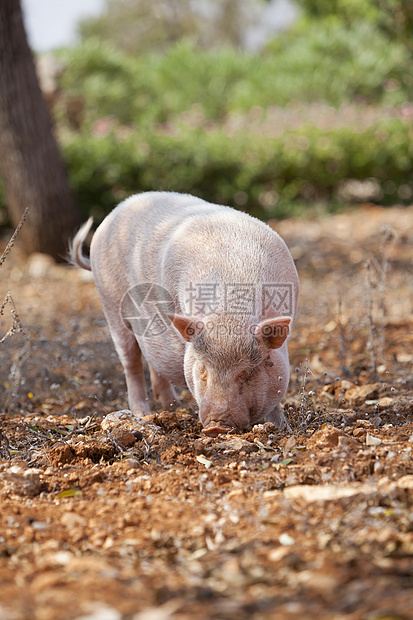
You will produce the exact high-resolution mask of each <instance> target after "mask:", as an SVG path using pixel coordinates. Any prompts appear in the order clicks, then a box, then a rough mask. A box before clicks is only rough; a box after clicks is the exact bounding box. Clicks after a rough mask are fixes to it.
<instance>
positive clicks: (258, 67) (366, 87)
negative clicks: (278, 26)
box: [62, 21, 413, 125]
mask: <svg viewBox="0 0 413 620" xmlns="http://www.w3.org/2000/svg"><path fill="white" fill-rule="evenodd" d="M62 59H63V60H64V61H65V62H66V64H67V67H68V68H67V71H66V73H65V74H64V77H63V82H62V87H63V89H64V90H65V92H66V93H67V94H68V95H69V96H70V95H76V96H81V97H83V98H84V100H85V102H86V109H87V115H86V119H87V120H89V121H93V120H94V119H97V118H100V117H103V116H108V115H115V116H116V117H117V118H118V119H119V120H120V122H122V123H133V124H134V125H147V124H148V123H159V122H165V121H167V120H169V119H170V118H171V117H172V116H173V115H177V114H181V113H183V112H185V111H187V110H188V109H190V108H191V106H193V105H194V104H198V105H199V106H200V108H201V110H202V114H203V116H205V117H206V118H209V119H214V120H221V119H223V118H224V117H225V116H226V115H228V114H232V113H234V112H238V111H247V110H249V109H251V108H252V107H254V106H261V107H263V108H267V107H268V106H271V105H277V106H285V105H286V104H287V103H288V102H289V101H291V100H293V99H297V100H301V101H306V102H314V101H319V100H324V101H326V102H328V103H329V104H331V105H334V106H339V105H340V104H341V103H342V102H343V101H346V100H351V99H352V98H354V97H355V96H356V95H359V96H362V97H363V98H364V99H365V100H366V101H376V102H383V103H385V104H399V103H402V102H403V101H405V100H408V99H409V98H410V97H411V96H413V77H412V71H411V64H410V59H409V54H408V52H407V50H406V48H405V47H403V46H402V45H401V44H399V43H392V44H390V43H389V42H388V41H387V40H386V38H385V36H384V35H382V34H380V33H379V32H377V31H376V30H374V29H373V28H372V27H371V26H369V25H368V24H366V23H360V24H356V25H355V26H354V28H352V29H351V31H349V30H348V29H347V28H346V27H344V26H343V25H340V24H337V23H336V22H335V21H332V22H331V23H325V24H324V26H320V25H319V24H317V22H311V23H309V24H308V23H304V22H302V23H301V24H299V25H298V26H297V27H296V28H295V29H293V30H292V31H290V32H288V33H285V34H284V35H282V36H280V37H278V38H277V39H276V40H275V41H274V43H273V44H271V45H270V46H269V47H268V49H267V51H266V53H265V54H264V55H255V54H247V53H242V54H241V53H239V52H236V51H235V50H234V49H230V48H224V49H220V50H217V49H213V50H204V51H200V50H198V49H196V48H194V46H193V45H192V43H190V42H189V41H182V42H180V43H178V44H177V45H175V46H173V47H171V48H170V49H169V50H168V52H167V53H166V54H146V55H145V56H141V57H138V58H133V57H132V56H129V55H126V54H124V53H122V52H120V51H119V50H115V49H114V48H111V47H109V46H108V45H106V44H103V43H101V42H99V41H98V40H97V39H90V40H88V41H87V42H86V43H85V44H83V45H82V46H80V47H77V48H74V49H70V50H66V51H65V52H64V53H63V54H62ZM389 81H390V82H389ZM389 83H390V84H392V88H391V89H389V88H388V84H389Z"/></svg>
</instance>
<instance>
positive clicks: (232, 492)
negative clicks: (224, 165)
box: [0, 205, 413, 620]
mask: <svg viewBox="0 0 413 620" xmlns="http://www.w3.org/2000/svg"><path fill="white" fill-rule="evenodd" d="M273 225H274V226H275V228H276V229H277V230H278V231H279V232H280V234H281V235H282V236H283V237H284V239H285V240H286V241H287V243H288V245H289V247H290V249H291V251H292V254H293V256H294V258H295V260H296V262H297V268H298V271H299V275H300V280H301V287H302V294H301V298H300V315H299V318H298V321H297V323H296V326H295V328H294V332H293V334H292V337H291V340H290V346H289V349H290V360H291V368H292V372H291V375H292V378H291V384H290V389H289V391H288V393H287V397H286V399H285V401H284V410H285V412H286V414H287V416H288V419H289V423H290V426H291V429H292V430H290V431H283V432H280V431H278V430H277V429H276V428H275V427H274V426H273V425H271V424H269V423H267V424H263V425H258V426H255V427H254V428H253V429H252V430H251V431H249V432H247V433H244V434H242V435H241V434H240V435H224V436H219V437H218V438H215V439H213V438H208V437H205V436H203V434H202V428H201V425H200V423H199V422H198V420H197V413H196V407H195V404H194V402H193V400H192V399H191V397H190V395H189V394H188V393H187V392H182V394H181V400H182V403H183V406H182V407H181V408H179V409H178V410H177V411H174V412H165V411H162V410H160V409H159V407H157V406H156V404H155V403H152V405H153V414H152V415H151V416H150V417H148V418H147V419H146V420H145V423H138V422H136V421H135V420H133V419H132V418H131V417H130V415H129V414H128V412H125V411H123V410H124V409H125V407H126V405H127V403H126V400H125V387H124V381H123V375H122V369H121V366H120V364H119V362H118V359H117V357H116V354H115V352H114V349H113V345H112V343H111V340H110V336H109V332H108V329H107V327H106V324H105V321H104V318H103V315H102V311H101V307H100V303H99V300H98V297H97V293H96V290H95V288H94V284H93V281H91V279H90V277H89V274H86V273H82V272H80V271H76V270H75V269H72V268H70V267H65V266H61V265H55V264H54V263H53V262H52V261H51V260H49V259H48V258H47V257H44V256H39V255H37V256H32V257H31V258H30V259H29V260H25V259H24V258H23V257H22V256H21V255H20V253H19V250H18V247H15V248H13V250H12V252H11V253H10V254H9V256H8V257H7V259H6V261H5V262H4V264H3V265H2V266H1V267H0V273H1V290H0V297H1V299H3V296H5V295H6V294H7V292H8V291H10V294H11V297H9V298H7V299H6V300H5V301H7V303H6V304H5V305H4V307H3V316H2V317H0V318H1V324H0V339H1V337H2V336H4V335H5V334H6V333H7V332H8V330H9V337H7V338H6V339H5V340H4V341H3V342H2V343H1V344H0V424H1V435H0V502H1V511H0V618H1V620H32V619H33V620H72V619H73V620H86V619H87V620H169V619H171V620H189V619H192V618H194V617H196V618H198V619H199V620H204V619H205V620H207V619H210V618H216V619H219V620H221V619H222V620H227V619H228V620H229V619H231V620H232V619H237V620H239V619H240V620H242V619H244V618H245V619H250V618H253V619H254V620H261V619H271V620H288V619H293V618H294V619H299V618H300V619H301V618H308V619H314V620H316V619H317V620H318V619H321V618H326V619H327V618H328V619H329V620H333V619H334V620H344V619H351V620H365V619H367V620H379V619H381V620H384V619H388V620H391V619H394V620H396V619H397V620H403V619H404V620H408V619H410V618H413V568H412V567H413V460H412V449H413V371H412V361H413V346H412V345H413V208H412V207H411V208H406V209H401V208H400V209H398V208H394V209H382V208H379V207H372V206H368V205H365V206H363V207H361V208H359V209H357V210H354V211H349V212H347V213H343V214H340V215H334V216H328V217H310V216H309V217H307V218H306V219H302V220H286V221H283V222H274V223H273ZM4 245H5V240H4V241H3V247H4ZM0 301H1V300H0ZM122 411H123V412H122Z"/></svg>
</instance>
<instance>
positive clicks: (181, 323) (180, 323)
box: [168, 314, 204, 342]
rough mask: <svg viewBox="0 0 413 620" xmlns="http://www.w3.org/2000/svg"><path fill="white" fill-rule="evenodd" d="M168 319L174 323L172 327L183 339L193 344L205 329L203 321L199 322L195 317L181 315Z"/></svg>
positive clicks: (172, 315)
mask: <svg viewBox="0 0 413 620" xmlns="http://www.w3.org/2000/svg"><path fill="white" fill-rule="evenodd" d="M168 317H169V318H170V319H171V321H172V325H173V326H174V327H175V329H177V330H178V332H179V333H180V334H181V336H182V338H183V339H184V340H186V341H187V342H192V341H193V340H194V338H195V337H196V336H198V335H199V334H200V333H201V331H202V330H203V329H204V324H203V323H202V321H199V320H197V319H196V318H194V317H193V316H182V315H180V314H175V315H174V314H169V315H168Z"/></svg>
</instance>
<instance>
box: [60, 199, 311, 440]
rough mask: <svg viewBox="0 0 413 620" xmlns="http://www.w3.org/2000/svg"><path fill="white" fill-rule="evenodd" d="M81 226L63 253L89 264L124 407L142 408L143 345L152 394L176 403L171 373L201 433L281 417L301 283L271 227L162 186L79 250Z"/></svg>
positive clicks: (113, 216) (120, 209)
mask: <svg viewBox="0 0 413 620" xmlns="http://www.w3.org/2000/svg"><path fill="white" fill-rule="evenodd" d="M91 225H92V219H91V218H90V219H89V221H88V222H87V223H86V224H84V225H83V226H82V228H81V229H80V230H79V232H78V233H77V235H76V236H75V238H74V240H73V244H72V247H71V260H72V262H73V263H75V264H76V265H78V266H79V267H83V268H84V269H89V270H91V271H92V273H93V276H94V280H95V283H96V286H97V289H98V292H99V295H100V299H101V301H102V306H103V310H104V312H105V315H106V319H107V321H108V324H109V328H110V331H111V335H112V338H113V341H114V343H115V347H116V350H117V352H118V355H119V358H120V360H121V362H122V364H123V367H124V370H125V376H126V384H127V389H128V399H129V406H130V409H131V410H132V411H133V413H135V414H137V415H145V414H148V413H150V409H149V406H148V398H147V395H146V389H145V380H144V371H143V365H142V355H143V356H144V357H145V359H146V360H147V362H148V365H149V371H150V376H151V382H152V388H153V393H154V397H155V398H156V399H157V400H159V401H160V403H161V404H162V406H163V407H164V408H170V407H174V406H176V405H177V404H178V402H177V397H176V395H175V391H174V389H173V387H172V384H175V385H179V386H183V387H185V386H187V387H188V388H189V389H190V391H191V392H192V394H193V396H194V397H195V399H196V401H197V403H198V406H199V416H200V419H201V422H202V424H203V426H204V433H205V434H207V435H210V436H215V435H218V434H219V433H226V432H231V431H232V432H236V431H241V430H242V429H248V428H250V427H251V425H253V424H256V423H258V422H264V421H269V422H274V423H275V424H276V425H277V426H278V427H279V428H281V427H282V426H284V424H285V418H284V414H283V412H282V410H281V407H280V401H281V399H282V398H283V396H284V394H285V392H286V390H287V387H288V382H289V362H288V350H287V336H288V334H289V331H290V329H291V327H292V323H293V321H294V318H295V315H296V310H297V299H298V292H299V283H298V276H297V271H296V268H295V265H294V262H293V259H292V257H291V254H290V252H289V250H288V248H287V246H286V244H285V243H284V241H283V240H282V239H281V238H280V237H279V235H278V234H277V233H276V232H274V231H273V230H272V229H271V228H270V227H269V226H267V225H266V224H264V223H263V222H261V221H259V220H257V219H255V218H253V217H251V216H249V215H247V214H245V213H241V212H238V211H235V210H234V209H231V208H230V207H224V206H218V205H214V204H210V203H208V202H205V201H204V200H200V199H199V198H194V197H193V196H189V195H184V194H177V193H172V192H171V193H169V192H148V193H144V194H138V195H134V196H131V197H130V198H128V199H127V200H125V201H124V202H122V203H121V204H120V205H118V206H117V207H116V208H115V209H114V210H113V211H112V212H111V213H110V214H109V215H108V216H107V217H106V219H105V220H104V221H103V222H102V224H101V225H100V226H99V227H98V229H97V230H96V232H95V234H94V236H93V239H92V242H91V247H90V259H89V258H87V257H86V256H85V255H84V254H83V253H82V244H83V242H84V241H85V239H86V237H87V235H88V232H89V230H90V228H91Z"/></svg>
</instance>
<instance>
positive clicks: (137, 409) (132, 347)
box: [112, 328, 151, 417]
mask: <svg viewBox="0 0 413 620" xmlns="http://www.w3.org/2000/svg"><path fill="white" fill-rule="evenodd" d="M112 337H113V341H114V343H115V348H116V351H117V353H118V355H119V359H120V361H121V364H122V366H123V369H124V372H125V379H126V387H127V390H128V401H129V409H130V410H131V411H132V413H134V414H135V415H136V416H138V417H140V416H143V415H148V414H150V413H151V410H150V408H149V405H148V397H147V394H146V387H145V375H144V371H143V364H142V354H141V350H140V348H139V345H138V343H137V342H136V339H135V336H134V335H133V333H132V332H130V331H129V330H127V329H126V328H125V329H124V330H122V331H120V330H118V333H116V334H114V333H113V332H112Z"/></svg>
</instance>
